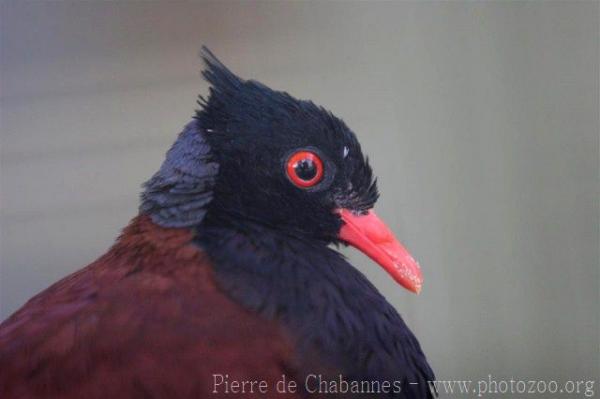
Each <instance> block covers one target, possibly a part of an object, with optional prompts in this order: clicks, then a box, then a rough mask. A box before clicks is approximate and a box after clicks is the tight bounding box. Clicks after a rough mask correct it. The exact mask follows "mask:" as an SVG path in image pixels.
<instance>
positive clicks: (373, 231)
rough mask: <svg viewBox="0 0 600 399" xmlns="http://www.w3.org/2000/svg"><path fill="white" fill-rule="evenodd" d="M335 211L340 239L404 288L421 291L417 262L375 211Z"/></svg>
mask: <svg viewBox="0 0 600 399" xmlns="http://www.w3.org/2000/svg"><path fill="white" fill-rule="evenodd" d="M338 213H339V214H340V216H341V217H342V220H343V221H344V225H343V226H342V228H341V229H340V233H339V238H340V239H341V240H342V241H344V242H346V243H347V244H349V245H352V246H353V247H355V248H357V249H358V250H360V251H361V252H363V253H364V254H365V255H367V256H368V257H369V258H371V259H373V260H374V261H375V262H377V263H378V264H379V265H380V266H381V267H383V268H384V269H385V270H386V271H387V272H388V273H389V274H390V275H391V276H392V278H393V279H394V280H396V281H397V282H398V283H400V285H402V286H403V287H404V288H406V289H407V290H409V291H412V292H414V293H416V294H418V293H419V291H421V286H422V284H423V276H422V275H421V268H420V267H419V264H418V263H417V261H415V260H414V259H413V257H412V256H411V255H410V253H409V252H408V251H407V250H406V248H404V246H403V245H402V244H400V242H399V241H398V240H397V239H396V237H395V236H394V233H392V231H391V230H390V229H389V227H387V226H386V224H385V223H384V222H383V221H382V220H381V219H379V217H377V215H376V214H375V212H373V211H372V210H370V211H369V212H368V213H367V214H365V215H360V214H355V213H353V212H352V211H349V210H348V209H339V210H338Z"/></svg>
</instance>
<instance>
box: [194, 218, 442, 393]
mask: <svg viewBox="0 0 600 399" xmlns="http://www.w3.org/2000/svg"><path fill="white" fill-rule="evenodd" d="M209 219H210V218H209ZM209 223H210V220H207V221H205V223H204V224H203V226H201V227H199V228H198V229H197V238H196V243H197V244H199V245H200V246H201V247H202V248H204V249H205V250H206V251H207V252H208V254H209V255H210V256H211V258H212V261H213V267H214V271H215V275H216V279H217V282H218V284H219V285H220V287H221V289H222V290H224V291H225V292H226V293H227V294H228V295H229V296H230V297H231V298H232V299H233V300H234V301H236V302H238V303H239V304H241V305H242V306H244V307H246V308H247V309H249V310H251V311H255V312H257V313H259V314H260V315H262V316H263V317H265V318H267V319H276V320H278V321H280V322H281V323H282V324H283V325H284V326H285V327H287V330H288V331H289V332H290V334H291V335H292V336H293V337H294V339H295V340H296V345H297V355H298V361H299V364H301V365H305V366H306V367H310V366H309V365H312V364H315V359H310V358H308V357H311V356H313V354H318V357H319V362H322V363H325V364H328V365H329V366H330V368H331V369H335V370H339V372H340V373H341V374H342V375H343V376H344V378H345V379H347V380H378V381H383V380H388V381H402V382H403V386H402V388H403V390H404V391H403V393H402V394H401V395H396V396H394V397H407V398H414V397H419V398H420V397H429V396H430V394H429V390H428V387H427V383H426V381H428V380H433V378H434V376H433V372H432V371H431V369H430V367H429V365H428V364H427V361H426V359H425V356H424V355H423V352H422V351H421V348H420V346H419V343H418V342H417V340H416V338H415V337H414V335H413V334H412V332H411V331H410V330H409V329H408V327H407V326H406V324H405V323H404V321H403V320H402V318H401V317H400V315H399V314H398V313H397V312H396V311H395V309H394V308H393V307H392V306H391V305H390V304H389V303H388V302H387V301H386V300H385V298H384V297H383V296H382V295H381V294H380V293H379V292H378V291H377V289H376V288H375V287H374V286H373V285H372V284H371V283H370V282H369V281H368V280H367V279H366V278H365V277H364V276H363V275H362V274H361V273H360V272H359V271H358V270H356V269H355V268H354V267H353V266H352V265H350V264H349V263H348V262H346V261H345V259H344V258H343V257H342V255H340V254H339V253H338V252H336V251H334V250H332V249H330V248H328V247H326V246H325V245H323V244H322V243H318V242H310V241H304V240H301V239H297V238H292V237H287V236H284V235H281V234H280V233H278V232H275V231H273V230H271V229H269V228H265V227H262V226H259V225H253V224H247V225H246V227H245V229H244V231H241V230H239V229H238V228H231V227H227V228H225V227H211V226H209ZM304 372H306V373H311V372H314V370H307V369H305V370H304ZM410 382H416V383H418V384H416V385H412V384H408V383H410Z"/></svg>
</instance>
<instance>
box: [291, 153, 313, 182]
mask: <svg viewBox="0 0 600 399" xmlns="http://www.w3.org/2000/svg"><path fill="white" fill-rule="evenodd" d="M294 170H295V171H296V176H298V177H299V178H300V179H302V180H307V181H308V180H310V179H312V178H314V177H315V176H316V175H317V165H315V163H314V162H313V160H312V159H310V158H306V159H303V160H301V161H298V163H296V166H294Z"/></svg>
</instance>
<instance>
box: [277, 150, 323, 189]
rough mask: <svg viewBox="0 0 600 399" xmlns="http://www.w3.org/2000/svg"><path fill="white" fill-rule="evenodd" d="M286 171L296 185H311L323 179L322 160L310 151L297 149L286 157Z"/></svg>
mask: <svg viewBox="0 0 600 399" xmlns="http://www.w3.org/2000/svg"><path fill="white" fill-rule="evenodd" d="M286 172H287V175H288V177H289V179H290V180H291V181H292V183H294V184H295V185H296V186H298V187H302V188H308V187H313V186H314V185H316V184H317V183H319V182H320V181H321V179H323V161H321V158H319V156H318V155H317V154H315V153H314V152H312V151H298V152H295V153H293V154H292V155H290V157H289V158H288V160H287V164H286Z"/></svg>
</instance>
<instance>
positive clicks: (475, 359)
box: [0, 1, 600, 380]
mask: <svg viewBox="0 0 600 399" xmlns="http://www.w3.org/2000/svg"><path fill="white" fill-rule="evenodd" d="M599 4H600V3H598V2H591V1H590V2H583V1H582V2H541V1H540V2H535V1H532V2H427V3H412V2H398V3H366V2H365V3H362V2H361V3H350V2H343V3H341V2H340V3H337V2H326V3H325V2H323V3H317V2H278V3H275V2H258V3H256V2H239V3H238V2H233V1H232V2H222V3H205V2H203V3H198V2H166V1H163V2H154V3H146V2H120V3H105V2H72V3H71V2H66V1H62V2H12V1H3V2H2V5H1V15H2V20H1V22H2V23H1V53H0V55H1V75H0V82H1V87H0V90H1V112H2V113H1V129H2V130H1V131H2V135H1V141H0V145H1V153H0V155H1V156H0V167H1V174H0V190H1V193H0V194H1V214H0V227H1V229H0V234H1V236H0V238H1V248H0V251H1V252H0V262H1V263H0V268H1V273H0V320H3V319H5V318H6V317H8V316H9V315H10V314H11V313H12V312H14V311H15V310H16V309H17V308H18V307H20V306H21V305H23V304H24V302H25V301H26V300H27V299H28V298H29V297H31V296H32V295H34V294H35V293H37V292H39V291H40V290H42V289H44V288H45V287H47V286H48V285H49V284H51V283H52V282H54V281H56V280H57V279H59V278H61V277H63V276H65V275H67V274H68V273H71V272H73V271H75V270H77V269H78V268H80V267H82V266H84V265H86V264H88V263H90V262H92V261H93V260H94V259H95V258H96V257H98V256H99V255H101V254H102V253H103V252H104V251H105V250H106V249H107V248H108V247H109V246H110V245H111V243H112V242H113V240H114V239H115V237H116V236H117V234H118V233H119V231H120V229H121V228H122V227H123V226H125V225H126V224H127V222H128V221H129V219H130V218H131V217H133V216H134V215H135V214H136V212H137V204H138V193H139V191H140V184H141V183H142V182H143V181H145V180H146V179H147V178H149V177H150V176H151V175H152V174H153V173H154V171H155V170H156V169H157V168H158V167H159V165H160V164H161V162H162V159H163V156H164V153H165V151H166V150H167V149H168V148H169V146H170V144H171V143H172V142H173V140H174V138H175V137H176V135H177V134H178V133H179V131H180V130H181V128H182V127H183V126H184V125H185V124H186V123H187V122H188V121H189V120H190V117H191V116H192V114H193V111H194V109H195V107H196V104H195V101H196V97H197V95H198V94H206V93H207V85H206V84H205V83H204V82H203V81H202V80H201V78H200V75H199V72H200V69H201V62H200V60H199V58H198V51H199V49H200V46H201V45H202V44H206V45H207V46H208V47H209V48H211V49H212V50H213V51H214V52H215V53H216V54H217V56H218V57H220V58H221V59H222V60H223V62H224V63H225V64H226V65H228V66H229V67H230V68H231V69H232V70H233V71H234V72H236V73H237V74H239V75H240V76H241V77H244V78H252V79H257V80H259V81H261V82H263V83H265V84H267V85H269V86H271V87H272V88H275V89H279V90H285V91H288V92H289V93H291V94H292V95H294V96H296V97H299V98H304V99H306V98H309V99H312V100H314V101H315V102H317V103H319V104H322V105H324V106H326V107H327V108H329V109H331V110H332V111H333V112H334V113H335V114H337V115H338V116H340V117H341V118H343V119H344V120H345V121H346V122H347V123H348V125H349V126H350V127H351V128H352V129H353V130H354V131H355V132H356V133H357V135H358V137H359V139H360V140H361V142H362V144H363V149H364V150H365V152H366V153H368V154H369V155H370V157H371V158H372V163H373V164H374V169H375V171H376V173H377V174H378V176H379V182H380V191H381V193H382V196H381V199H380V201H379V203H378V206H377V210H378V213H379V214H380V216H382V217H383V218H384V219H385V220H387V221H388V223H389V224H390V225H391V227H392V228H393V230H394V231H395V232H396V233H397V235H398V236H399V237H400V239H401V240H402V241H403V242H404V243H405V245H406V246H407V247H408V248H409V249H410V250H411V252H412V253H413V254H414V255H415V256H416V257H417V259H418V260H419V261H420V263H421V265H422V267H423V270H424V275H425V285H424V289H423V292H422V293H421V295H419V296H416V295H413V294H410V293H408V292H407V291H406V290H403V289H402V288H401V287H400V286H398V285H397V284H395V283H394V282H393V281H392V280H391V279H390V278H389V277H388V275H387V274H385V272H383V270H382V269H381V268H379V267H377V266H376V265H374V264H373V263H372V262H371V261H370V260H368V259H367V258H366V257H364V256H362V255H361V254H359V253H357V252H356V251H353V250H345V252H346V253H347V254H348V255H349V257H350V258H351V261H352V262H353V263H354V264H355V265H357V267H359V268H360V269H361V270H362V271H363V272H364V273H365V274H367V275H368V276H369V278H370V279H371V280H372V281H373V282H374V283H375V284H376V286H377V287H378V288H379V289H380V290H381V291H382V292H383V293H384V294H385V295H386V297H387V298H388V300H389V301H391V302H392V303H393V304H394V305H395V306H396V308H397V309H398V310H399V311H400V313H401V314H402V315H403V317H404V318H405V319H406V321H407V323H408V324H409V325H410V326H411V328H412V329H413V330H414V332H415V334H416V335H417V337H419V339H420V341H421V344H422V346H423V348H424V350H425V352H426V354H427V355H428V357H429V359H430V362H431V364H432V366H433V368H434V369H435V370H436V372H437V375H438V378H440V379H450V378H456V379H476V378H487V376H488V375H489V374H491V375H492V377H493V378H497V379H501V378H511V377H514V378H521V379H530V378H538V379H545V380H549V379H560V380H580V379H591V378H597V376H598V375H600V372H599V371H600V370H599V361H600V355H599V347H600V337H599V330H600V329H599V316H600V311H599V308H600V306H599V305H600V293H599V281H600V277H599V268H600V261H599V246H600V244H599V243H600V237H599V202H598V199H599V195H600V192H599V146H598V142H599V128H600V127H599V68H598V66H599V22H598V21H599V15H600V10H599Z"/></svg>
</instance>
